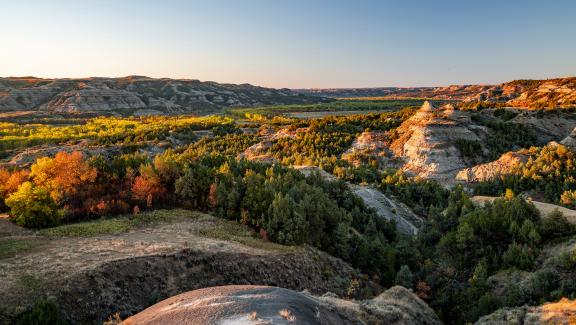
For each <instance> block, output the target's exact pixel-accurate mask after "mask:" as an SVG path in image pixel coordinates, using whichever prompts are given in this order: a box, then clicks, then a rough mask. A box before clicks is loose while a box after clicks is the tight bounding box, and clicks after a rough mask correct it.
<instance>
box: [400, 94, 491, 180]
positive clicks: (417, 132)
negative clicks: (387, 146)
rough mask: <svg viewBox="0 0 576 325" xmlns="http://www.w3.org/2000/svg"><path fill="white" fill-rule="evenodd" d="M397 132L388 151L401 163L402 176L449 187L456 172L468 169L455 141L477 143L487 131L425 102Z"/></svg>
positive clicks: (447, 109)
mask: <svg viewBox="0 0 576 325" xmlns="http://www.w3.org/2000/svg"><path fill="white" fill-rule="evenodd" d="M397 132H398V135H399V136H398V138H397V139H395V140H394V141H393V142H392V144H391V150H392V151H393V152H394V154H395V155H396V156H398V157H401V158H402V159H403V160H404V167H403V169H404V170H405V171H406V172H408V173H411V174H414V175H415V176H418V177H421V178H426V179H434V180H438V181H441V182H443V183H451V182H453V181H454V179H455V176H456V174H457V173H458V171H459V170H461V169H463V168H466V167H468V164H467V163H466V161H465V160H464V159H463V158H462V157H461V155H460V151H459V150H458V148H457V147H456V146H455V143H456V141H457V140H458V139H465V140H469V141H481V140H482V138H483V136H484V135H485V134H486V133H487V130H486V128H484V127H481V126H478V125H474V124H473V123H472V122H471V120H470V117H469V116H468V115H467V114H465V113H464V112H461V111H456V110H454V109H453V108H452V107H445V108H436V107H434V106H433V105H432V104H430V103H429V102H425V103H424V105H422V107H421V108H420V109H419V110H418V111H417V112H416V114H414V115H413V116H412V117H411V118H409V119H408V120H406V121H405V122H404V123H402V125H401V126H400V127H398V130H397Z"/></svg>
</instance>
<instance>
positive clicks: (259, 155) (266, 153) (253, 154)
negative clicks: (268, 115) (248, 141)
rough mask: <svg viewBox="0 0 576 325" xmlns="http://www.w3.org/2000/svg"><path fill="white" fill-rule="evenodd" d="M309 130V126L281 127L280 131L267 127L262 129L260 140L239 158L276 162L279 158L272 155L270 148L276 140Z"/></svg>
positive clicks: (292, 136)
mask: <svg viewBox="0 0 576 325" xmlns="http://www.w3.org/2000/svg"><path fill="white" fill-rule="evenodd" d="M306 131H308V128H297V129H293V128H290V127H284V128H281V129H280V130H278V131H275V132H274V131H273V130H271V129H268V128H265V129H262V130H260V135H261V137H260V140H261V141H260V142H258V143H256V144H254V145H252V146H250V147H248V148H247V149H246V150H244V152H242V153H241V154H240V155H238V158H244V159H247V160H251V161H259V162H264V163H274V162H277V161H278V160H277V159H276V158H274V157H273V156H272V153H271V152H270V148H272V145H273V144H274V141H276V140H278V139H282V138H294V137H296V136H297V135H298V134H299V133H304V132H306Z"/></svg>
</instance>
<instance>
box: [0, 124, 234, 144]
mask: <svg viewBox="0 0 576 325" xmlns="http://www.w3.org/2000/svg"><path fill="white" fill-rule="evenodd" d="M232 122H233V120H232V119H231V118H224V117H217V116H208V117H185V116H184V117H183V116H179V117H166V116H147V117H137V118H116V117H98V118H94V119H89V120H88V121H87V122H86V123H85V124H78V125H68V126H53V125H44V124H25V125H22V124H16V123H0V150H11V149H15V148H25V147H30V146H34V145H40V144H46V143H60V142H64V141H69V140H81V139H92V140H94V141H95V143H96V144H118V143H124V144H133V143H138V142H143V141H153V140H162V139H165V138H166V137H168V136H173V137H176V138H178V137H184V138H186V139H188V140H189V136H190V132H191V131H195V130H209V129H211V128H213V127H218V126H222V125H227V124H231V123H232Z"/></svg>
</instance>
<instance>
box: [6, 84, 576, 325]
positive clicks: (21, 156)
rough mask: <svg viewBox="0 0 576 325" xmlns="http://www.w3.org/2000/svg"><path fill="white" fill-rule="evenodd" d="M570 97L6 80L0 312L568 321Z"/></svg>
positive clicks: (161, 318)
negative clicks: (33, 221) (44, 217)
mask: <svg viewBox="0 0 576 325" xmlns="http://www.w3.org/2000/svg"><path fill="white" fill-rule="evenodd" d="M575 111H576V78H558V79H549V80H517V81H511V82H507V83H503V84H500V85H461V86H448V87H416V88H397V87H389V88H367V89H358V88H356V89H293V90H290V89H270V88H263V87H257V86H252V85H247V84H245V85H232V84H219V83H216V82H201V81H197V80H176V79H153V78H147V77H141V76H130V77H125V78H85V79H41V78H34V77H18V78H16V77H14V78H12V77H11V78H0V152H1V154H0V158H1V159H2V160H1V161H0V181H1V184H0V195H1V202H0V203H1V204H0V208H1V209H2V210H1V211H3V212H2V213H5V214H2V215H1V216H2V217H1V218H0V279H1V281H0V297H2V299H0V323H5V324H10V323H17V324H34V323H57V324H66V323H68V324H103V323H104V324H118V323H123V324H169V323H189V324H442V323H446V324H465V323H476V324H574V323H576V301H575V300H573V299H575V298H576V281H575V279H576V237H575V236H576V211H575V210H574V208H576V181H575V179H576V171H575V169H576V167H575V166H576V165H575V164H576V156H575V155H574V152H576V114H575V113H574V112H575ZM71 160H73V161H75V162H76V164H75V165H65V166H74V168H70V169H67V170H65V171H64V172H62V171H59V170H58V168H57V166H56V167H54V166H55V164H56V165H57V163H59V162H61V163H62V164H69V161H71ZM77 171H81V173H79V174H81V175H77V179H80V180H82V181H77V179H76V178H75V177H76V176H73V175H76V174H78V172H77ZM71 175H72V176H71ZM89 175H92V176H89ZM63 179H64V180H65V181H66V182H67V183H66V182H64V181H63ZM69 184H74V186H68V185H69ZM64 185H66V186H64ZM83 186H85V187H83ZM26 188H28V192H26ZM34 189H36V190H34ZM39 189H40V190H39ZM42 190H45V192H42ZM30 191H32V193H34V195H32V196H31V198H28V197H26V196H25V194H26V193H30ZM43 193H44V194H43ZM25 197H26V198H27V199H26V200H24V199H23V198H25ZM39 197H41V198H42V200H40V199H38V198H39ZM15 198H20V200H21V201H19V202H26V203H25V204H18V201H17V200H16V199H15ZM35 204H37V205H35ZM40 205H42V208H38V206H40ZM46 210H48V211H52V212H51V213H52V214H53V215H57V220H56V221H54V222H53V224H49V225H46V224H45V223H35V224H33V225H30V224H29V223H27V222H30V220H35V221H37V220H36V219H35V218H38V216H39V215H42V216H45V214H46V212H45V211H46ZM256 212H257V213H256ZM46 215H47V214H46ZM19 216H20V218H19ZM47 218H48V217H47ZM50 220H53V219H50ZM41 221H42V222H43V220H41ZM39 224H40V226H38V225H39Z"/></svg>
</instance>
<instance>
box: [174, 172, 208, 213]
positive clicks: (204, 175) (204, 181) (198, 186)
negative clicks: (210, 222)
mask: <svg viewBox="0 0 576 325" xmlns="http://www.w3.org/2000/svg"><path fill="white" fill-rule="evenodd" d="M213 182H214V175H213V174H212V171H211V170H210V169H209V168H208V167H204V166H202V165H192V166H190V167H189V168H188V169H187V170H186V172H185V173H184V175H183V176H182V177H180V178H179V179H178V180H177V181H176V194H178V196H179V197H180V198H181V199H183V200H184V203H185V204H187V205H190V206H191V207H192V208H194V209H200V210H206V209H207V208H208V196H209V193H210V186H211V185H212V183H213Z"/></svg>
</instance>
